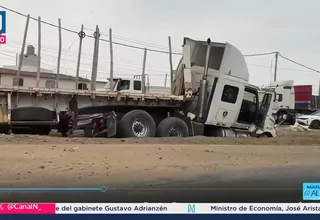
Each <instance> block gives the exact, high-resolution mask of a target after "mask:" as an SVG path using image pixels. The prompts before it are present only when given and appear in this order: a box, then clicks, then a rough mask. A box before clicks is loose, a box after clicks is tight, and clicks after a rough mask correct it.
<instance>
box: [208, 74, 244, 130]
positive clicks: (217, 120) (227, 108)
mask: <svg viewBox="0 0 320 220" xmlns="http://www.w3.org/2000/svg"><path fill="white" fill-rule="evenodd" d="M212 89H213V91H212V93H213V94H212V97H209V99H208V106H209V107H208V114H207V115H208V116H207V120H206V122H205V124H206V125H215V126H221V127H231V126H232V125H233V124H234V122H235V121H236V119H237V117H238V115H239V109H240V107H241V103H242V98H243V94H244V85H243V83H239V82H237V81H233V80H230V79H224V78H221V77H220V78H219V79H218V80H217V81H216V84H215V86H213V88H212Z"/></svg>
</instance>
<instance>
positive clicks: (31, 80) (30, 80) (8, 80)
mask: <svg viewBox="0 0 320 220" xmlns="http://www.w3.org/2000/svg"><path fill="white" fill-rule="evenodd" d="M14 77H15V76H13V75H5V74H1V77H0V84H1V85H12V84H13V78H14ZM21 78H23V86H27V87H35V86H36V78H35V77H32V76H22V77H21ZM47 80H52V81H54V80H53V79H47V78H40V82H39V86H40V87H44V88H45V87H46V81H47ZM80 83H81V81H80ZM85 83H87V87H88V89H90V83H88V82H85ZM105 84H106V83H105V82H97V84H96V87H97V89H103V88H104V87H105ZM59 88H61V89H73V88H75V81H73V80H60V81H59Z"/></svg>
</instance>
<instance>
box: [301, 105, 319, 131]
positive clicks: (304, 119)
mask: <svg viewBox="0 0 320 220" xmlns="http://www.w3.org/2000/svg"><path fill="white" fill-rule="evenodd" d="M297 122H298V123H299V124H301V125H304V126H309V128H311V129H319V128H320V110H318V111H316V112H314V113H312V114H310V115H301V116H299V117H298V118H297Z"/></svg>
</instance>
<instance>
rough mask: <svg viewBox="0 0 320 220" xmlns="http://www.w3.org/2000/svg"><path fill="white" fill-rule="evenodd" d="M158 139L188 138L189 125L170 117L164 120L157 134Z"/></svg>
mask: <svg viewBox="0 0 320 220" xmlns="http://www.w3.org/2000/svg"><path fill="white" fill-rule="evenodd" d="M156 136H157V137H188V136H189V128H188V125H187V124H186V123H185V122H184V121H183V120H182V119H180V118H177V117H170V118H165V119H163V120H162V121H161V122H160V123H159V125H158V127H157V132H156Z"/></svg>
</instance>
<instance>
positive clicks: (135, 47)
mask: <svg viewBox="0 0 320 220" xmlns="http://www.w3.org/2000/svg"><path fill="white" fill-rule="evenodd" d="M0 8H3V9H5V10H7V11H10V12H12V13H15V14H18V15H20V16H23V17H28V15H25V14H23V13H21V12H18V11H15V10H13V9H10V8H7V7H5V6H2V5H0ZM30 18H31V19H32V20H35V21H38V19H37V18H34V17H31V16H30ZM41 23H43V24H46V25H49V26H52V27H55V28H59V27H58V25H55V24H52V23H49V22H46V21H43V20H41ZM61 29H62V30H64V31H68V32H71V33H74V34H78V32H77V31H74V30H71V29H69V28H64V27H61ZM87 37H89V38H94V37H93V36H90V35H87ZM100 40H101V41H104V42H109V40H106V39H103V38H100ZM112 43H113V44H116V45H119V46H124V47H129V48H133V49H139V50H145V48H143V47H138V46H133V45H129V44H124V43H119V42H112ZM147 50H148V51H150V52H156V53H164V54H169V52H167V51H164V50H155V49H148V48H147ZM172 54H174V55H182V54H181V53H172Z"/></svg>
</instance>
